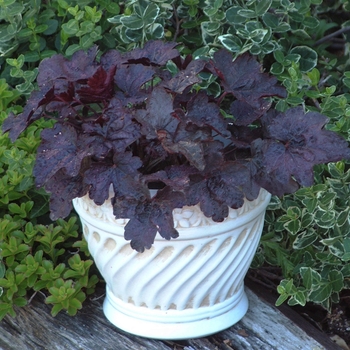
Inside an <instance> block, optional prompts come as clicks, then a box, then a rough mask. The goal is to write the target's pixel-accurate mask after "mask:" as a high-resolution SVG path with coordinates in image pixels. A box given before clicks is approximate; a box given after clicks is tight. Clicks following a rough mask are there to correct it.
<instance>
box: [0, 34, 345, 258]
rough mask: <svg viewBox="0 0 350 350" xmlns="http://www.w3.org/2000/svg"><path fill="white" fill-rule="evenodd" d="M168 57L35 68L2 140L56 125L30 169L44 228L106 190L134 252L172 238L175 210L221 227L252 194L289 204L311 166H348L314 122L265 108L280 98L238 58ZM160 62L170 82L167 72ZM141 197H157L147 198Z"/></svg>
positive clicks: (161, 51)
mask: <svg viewBox="0 0 350 350" xmlns="http://www.w3.org/2000/svg"><path fill="white" fill-rule="evenodd" d="M176 46H177V43H171V42H167V43H164V42H161V41H150V42H147V44H146V45H145V46H144V47H143V48H141V49H135V50H133V51H131V52H127V53H120V52H118V51H115V50H111V51H108V52H106V53H104V54H103V55H102V56H101V57H100V58H99V59H97V56H98V49H97V47H93V48H91V49H89V50H88V51H87V52H84V51H78V52H76V53H75V54H74V55H73V56H72V57H71V59H67V58H65V57H63V56H62V55H55V56H53V57H51V58H48V59H44V60H43V61H42V62H41V64H40V66H39V75H38V77H37V83H38V86H39V90H38V91H34V92H33V93H32V94H31V96H30V98H29V100H28V101H27V104H26V106H25V108H24V110H23V113H21V114H20V115H18V116H15V115H14V114H11V115H9V117H8V118H7V119H6V120H5V122H4V123H3V127H2V128H3V131H4V132H7V131H9V135H10V138H11V140H12V141H15V140H16V139H17V137H18V136H19V135H20V133H21V132H22V131H23V130H25V129H26V128H27V127H28V125H30V124H31V123H33V122H34V121H35V120H37V119H39V118H41V117H44V118H49V119H53V120H54V121H55V124H54V126H53V127H52V128H51V129H46V130H44V131H43V132H42V134H41V138H42V141H41V145H40V146H39V148H38V154H37V160H36V165H35V168H34V175H35V177H36V185H37V186H39V187H41V186H44V187H45V189H46V190H47V191H48V192H50V193H51V200H50V206H51V218H52V219H53V220H55V219H57V218H59V217H65V216H67V215H68V214H69V213H70V211H71V209H72V205H71V200H72V199H73V198H75V197H81V196H84V195H86V194H87V193H89V196H90V198H91V199H92V200H94V202H95V203H96V204H97V205H101V204H103V203H104V201H105V200H107V199H108V198H109V190H110V187H111V185H112V188H113V191H114V196H113V197H112V205H113V210H114V215H115V216H116V218H129V219H130V220H129V221H128V224H127V225H126V227H125V238H126V239H127V240H131V246H132V247H133V248H134V249H136V250H137V251H139V252H142V251H144V249H145V248H147V249H149V248H150V247H151V245H152V243H153V242H154V238H155V235H156V233H157V231H158V232H159V233H160V235H161V236H162V237H164V238H165V239H171V238H176V237H177V236H178V232H177V231H176V229H175V228H174V224H173V217H172V211H173V209H174V208H180V207H183V206H184V205H195V204H198V203H199V204H200V208H201V209H202V211H203V213H204V214H205V215H206V216H208V217H212V219H213V220H214V221H217V222H220V221H223V220H224V219H225V218H226V217H227V215H228V208H229V207H231V208H239V207H241V206H242V205H243V201H244V198H247V199H248V200H253V199H255V198H256V197H257V196H258V193H259V191H260V188H261V187H263V188H265V189H266V190H268V191H269V192H271V193H272V194H275V195H279V196H280V195H283V194H285V193H291V192H294V191H295V190H297V189H298V187H299V186H300V185H302V186H310V185H311V184H312V183H313V166H314V165H315V164H320V163H326V162H330V161H339V160H341V159H343V158H349V156H350V152H349V148H348V144H347V142H346V141H345V140H343V139H342V138H341V137H340V136H339V135H337V134H336V133H334V132H331V131H328V130H325V129H324V126H325V124H326V122H327V118H326V117H325V116H323V115H321V114H319V113H316V112H310V113H307V114H305V113H304V111H303V108H302V107H296V108H292V109H289V110H288V111H286V112H285V113H281V112H277V111H276V110H274V109H272V108H271V105H272V102H271V98H270V97H271V96H278V97H281V98H283V97H285V96H286V92H285V90H284V88H282V87H281V86H279V85H278V84H277V80H276V78H274V77H272V76H269V75H268V74H266V73H263V72H262V69H261V66H260V64H259V63H258V62H257V61H256V60H255V59H254V58H253V57H251V56H250V55H249V54H247V53H246V54H243V55H241V56H239V57H237V58H236V59H235V60H234V61H233V57H232V54H231V53H230V52H228V51H226V50H224V49H223V50H220V51H218V52H216V53H215V54H214V56H213V58H212V59H208V60H200V59H197V60H194V59H192V57H191V56H187V57H185V58H182V57H181V56H180V54H179V52H178V50H177V49H176ZM169 61H172V62H173V63H174V64H175V65H176V67H177V73H176V74H171V73H170V71H169V70H167V69H166V67H167V63H168V62H169ZM205 72H206V73H211V74H213V75H215V76H216V77H217V81H218V82H219V83H220V85H221V88H222V94H221V95H220V96H218V97H214V96H212V95H209V94H208V93H207V92H206V91H205V90H203V89H200V88H199V85H198V83H199V82H200V81H201V79H200V74H201V73H205ZM223 111H224V112H223ZM223 115H226V116H227V115H232V116H233V118H227V117H226V118H225V117H224V116H223ZM152 185H157V186H158V187H157V188H158V191H157V194H156V195H155V196H154V197H152V198H151V196H150V193H149V188H150V187H151V186H152Z"/></svg>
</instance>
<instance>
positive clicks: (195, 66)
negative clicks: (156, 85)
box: [161, 60, 206, 94]
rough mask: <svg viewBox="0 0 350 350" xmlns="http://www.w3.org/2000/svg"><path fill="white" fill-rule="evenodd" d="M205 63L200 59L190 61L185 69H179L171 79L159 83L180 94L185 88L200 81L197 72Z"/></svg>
mask: <svg viewBox="0 0 350 350" xmlns="http://www.w3.org/2000/svg"><path fill="white" fill-rule="evenodd" d="M205 65H206V62H205V61H202V60H195V61H191V63H190V64H189V65H188V66H187V67H186V69H185V70H181V71H179V72H178V73H177V74H176V75H175V76H174V77H173V78H172V79H170V80H168V81H165V82H163V83H162V84H161V85H162V86H164V87H165V88H167V89H169V90H171V91H173V92H176V93H178V94H181V93H183V92H184V91H185V89H186V88H188V87H190V86H192V85H194V84H196V83H200V82H201V79H200V78H199V76H198V73H200V72H201V71H202V70H203V68H204V67H205Z"/></svg>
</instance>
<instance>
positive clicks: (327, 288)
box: [309, 283, 332, 303]
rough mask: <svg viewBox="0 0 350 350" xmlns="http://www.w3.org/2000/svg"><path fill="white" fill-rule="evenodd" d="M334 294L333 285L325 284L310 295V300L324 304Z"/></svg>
mask: <svg viewBox="0 0 350 350" xmlns="http://www.w3.org/2000/svg"><path fill="white" fill-rule="evenodd" d="M331 294H332V285H331V283H323V284H321V285H320V286H319V288H317V289H316V290H315V291H313V292H311V293H310V294H309V300H310V301H313V302H314V303H322V302H324V301H325V300H327V299H328V298H329V297H330V296H331Z"/></svg>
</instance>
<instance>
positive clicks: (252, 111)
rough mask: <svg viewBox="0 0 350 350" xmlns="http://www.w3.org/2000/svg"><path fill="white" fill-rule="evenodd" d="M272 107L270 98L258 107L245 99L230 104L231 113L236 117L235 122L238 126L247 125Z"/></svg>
mask: <svg viewBox="0 0 350 350" xmlns="http://www.w3.org/2000/svg"><path fill="white" fill-rule="evenodd" d="M270 107H271V102H269V101H268V100H265V101H262V107H261V108H259V109H256V108H254V107H252V106H251V105H250V104H249V103H247V102H245V101H239V100H236V101H233V102H232V103H231V106H230V113H231V114H232V115H233V117H234V124H235V125H237V126H246V125H249V124H251V123H253V122H254V121H255V120H257V119H259V118H260V117H261V115H262V114H263V113H264V111H265V110H266V111H267V110H268V109H269V108H270Z"/></svg>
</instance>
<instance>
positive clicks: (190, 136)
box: [157, 123, 212, 170]
mask: <svg viewBox="0 0 350 350" xmlns="http://www.w3.org/2000/svg"><path fill="white" fill-rule="evenodd" d="M157 135H158V139H159V140H160V141H161V143H162V146H163V147H164V149H165V150H167V151H168V152H169V153H181V154H183V155H184V156H185V157H186V158H187V159H188V161H189V162H190V163H191V164H192V165H193V166H195V167H196V168H198V169H200V170H203V169H204V168H205V166H206V163H205V160H204V148H203V142H202V141H209V140H211V139H212V137H211V130H210V129H209V128H198V127H197V126H196V125H186V124H184V123H180V124H179V125H178V127H177V129H176V132H175V133H174V134H173V135H171V134H170V133H168V132H167V131H166V130H158V132H157Z"/></svg>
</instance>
